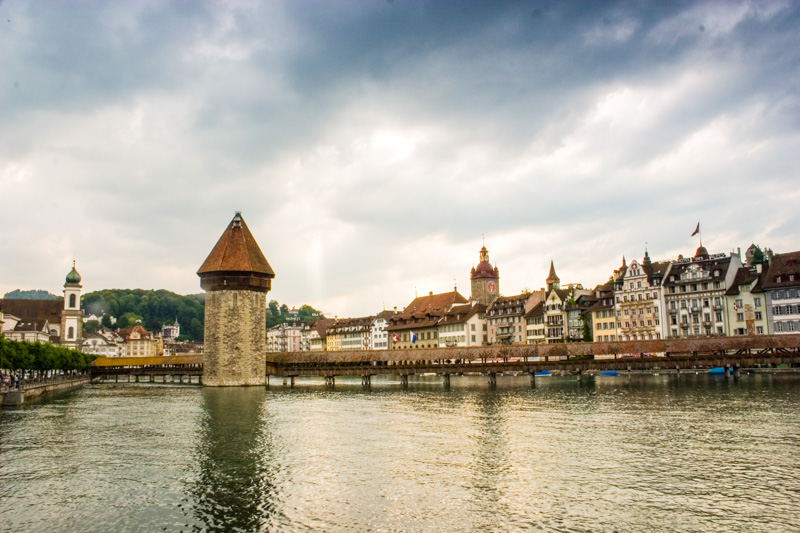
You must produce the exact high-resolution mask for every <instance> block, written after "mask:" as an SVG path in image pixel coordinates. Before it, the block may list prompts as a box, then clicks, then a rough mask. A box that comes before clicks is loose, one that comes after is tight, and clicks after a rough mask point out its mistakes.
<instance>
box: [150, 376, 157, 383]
mask: <svg viewBox="0 0 800 533" xmlns="http://www.w3.org/2000/svg"><path fill="white" fill-rule="evenodd" d="M155 382H156V377H155V376H154V375H153V374H150V383H155Z"/></svg>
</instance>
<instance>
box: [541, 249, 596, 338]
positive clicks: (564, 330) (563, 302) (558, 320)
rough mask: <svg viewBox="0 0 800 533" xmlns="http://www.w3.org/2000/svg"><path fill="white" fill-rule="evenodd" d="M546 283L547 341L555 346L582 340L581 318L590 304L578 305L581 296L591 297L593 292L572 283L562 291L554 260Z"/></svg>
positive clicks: (551, 262)
mask: <svg viewBox="0 0 800 533" xmlns="http://www.w3.org/2000/svg"><path fill="white" fill-rule="evenodd" d="M545 282H546V283H547V296H546V297H545V300H544V310H543V314H544V316H543V319H544V326H545V341H546V342H547V343H548V344H553V343H560V342H567V341H570V340H572V341H573V342H578V341H579V340H582V339H583V331H582V328H583V324H582V322H581V319H580V317H581V314H582V313H583V312H585V311H586V309H588V307H589V302H588V301H583V302H582V303H581V304H580V305H578V299H579V298H580V297H581V296H590V295H591V294H592V291H589V290H586V289H584V288H583V286H582V285H581V284H580V283H571V284H569V285H567V288H566V289H562V288H561V279H560V278H559V277H558V275H557V274H556V269H555V264H554V263H553V261H552V260H551V261H550V272H549V273H548V275H547V279H546V280H545Z"/></svg>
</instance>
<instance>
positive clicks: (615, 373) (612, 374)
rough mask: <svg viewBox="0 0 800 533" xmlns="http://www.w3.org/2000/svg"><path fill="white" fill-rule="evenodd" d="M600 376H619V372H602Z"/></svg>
mask: <svg viewBox="0 0 800 533" xmlns="http://www.w3.org/2000/svg"><path fill="white" fill-rule="evenodd" d="M600 375H601V376H611V377H613V376H619V372H617V371H616V370H603V371H602V372H600Z"/></svg>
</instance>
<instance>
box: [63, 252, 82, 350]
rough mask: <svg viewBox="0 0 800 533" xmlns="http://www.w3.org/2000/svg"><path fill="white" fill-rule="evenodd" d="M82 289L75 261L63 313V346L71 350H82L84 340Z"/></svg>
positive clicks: (66, 283) (67, 284) (66, 290)
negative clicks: (82, 340)
mask: <svg viewBox="0 0 800 533" xmlns="http://www.w3.org/2000/svg"><path fill="white" fill-rule="evenodd" d="M82 288H83V287H82V286H81V275H80V274H78V271H77V270H75V261H73V262H72V270H70V271H69V274H67V279H66V281H65V283H64V309H63V310H62V311H61V346H63V347H65V348H69V349H71V350H80V349H81V339H82V338H83V311H82V310H81V289H82Z"/></svg>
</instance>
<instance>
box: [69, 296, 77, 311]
mask: <svg viewBox="0 0 800 533" xmlns="http://www.w3.org/2000/svg"><path fill="white" fill-rule="evenodd" d="M75 300H76V298H75V295H74V294H70V295H69V306H70V307H71V308H73V309H74V308H75Z"/></svg>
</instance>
